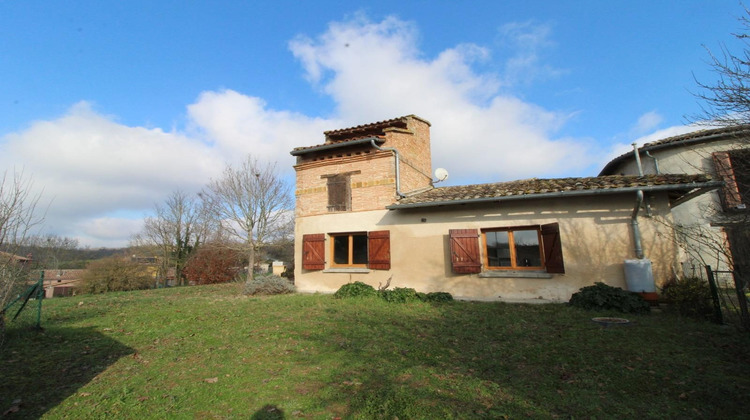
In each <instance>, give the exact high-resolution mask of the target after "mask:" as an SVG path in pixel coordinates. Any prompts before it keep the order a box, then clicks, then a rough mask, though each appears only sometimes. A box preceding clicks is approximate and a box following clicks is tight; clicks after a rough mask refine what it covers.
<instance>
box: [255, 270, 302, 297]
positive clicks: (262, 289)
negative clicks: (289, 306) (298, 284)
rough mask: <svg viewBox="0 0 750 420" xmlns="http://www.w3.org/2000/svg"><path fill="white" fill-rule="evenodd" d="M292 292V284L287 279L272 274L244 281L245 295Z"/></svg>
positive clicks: (293, 289) (293, 290)
mask: <svg viewBox="0 0 750 420" xmlns="http://www.w3.org/2000/svg"><path fill="white" fill-rule="evenodd" d="M294 292H295V288H294V285H293V284H292V283H290V282H289V280H287V279H285V278H281V277H279V276H274V275H269V276H257V277H255V278H254V279H253V281H251V282H247V283H245V294H246V295H252V296H254V295H283V294H287V293H294Z"/></svg>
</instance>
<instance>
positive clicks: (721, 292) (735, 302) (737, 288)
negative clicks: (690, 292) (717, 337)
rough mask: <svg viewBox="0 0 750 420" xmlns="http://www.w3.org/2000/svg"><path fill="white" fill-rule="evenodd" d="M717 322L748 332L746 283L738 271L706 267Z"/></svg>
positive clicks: (749, 325) (749, 323)
mask: <svg viewBox="0 0 750 420" xmlns="http://www.w3.org/2000/svg"><path fill="white" fill-rule="evenodd" d="M706 274H707V276H708V282H709V285H710V287H711V294H712V296H713V301H714V308H715V318H716V320H717V322H720V323H723V324H729V325H734V326H736V327H737V328H739V329H741V330H745V331H750V314H748V293H750V290H748V282H747V281H745V279H744V277H743V276H742V275H741V274H740V272H738V271H720V270H713V269H712V268H711V266H706Z"/></svg>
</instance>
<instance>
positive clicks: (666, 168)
mask: <svg viewBox="0 0 750 420" xmlns="http://www.w3.org/2000/svg"><path fill="white" fill-rule="evenodd" d="M749 145H750V126H747V125H745V126H735V127H725V128H715V129H708V130H699V131H695V132H692V133H687V134H683V135H680V136H674V137H669V138H665V139H662V140H659V141H655V142H651V143H646V144H644V145H643V146H642V147H640V148H638V149H637V153H636V151H634V152H631V153H626V154H623V155H621V156H618V157H617V158H615V159H613V160H612V161H610V162H609V163H607V165H606V166H605V167H604V168H603V169H602V171H601V173H600V174H599V175H613V174H622V175H635V174H639V173H644V174H709V175H711V176H712V177H714V179H717V180H721V181H723V183H724V184H723V186H722V188H720V189H716V190H713V191H711V192H709V193H708V194H702V195H700V196H699V197H696V198H695V199H693V200H691V201H690V202H688V203H685V204H684V205H681V206H679V207H677V208H675V209H674V210H673V211H672V217H673V219H674V222H675V225H676V226H677V228H678V239H679V240H680V245H681V255H680V257H679V258H680V262H681V263H682V265H683V271H684V273H685V274H687V275H689V276H702V274H703V266H704V265H710V266H711V267H712V268H714V269H718V270H730V271H731V270H732V269H733V268H734V265H735V263H737V264H738V265H748V263H750V262H749V261H748V254H750V252H749V251H750V232H748V229H747V225H748V223H747V222H748V217H749V216H750V147H749Z"/></svg>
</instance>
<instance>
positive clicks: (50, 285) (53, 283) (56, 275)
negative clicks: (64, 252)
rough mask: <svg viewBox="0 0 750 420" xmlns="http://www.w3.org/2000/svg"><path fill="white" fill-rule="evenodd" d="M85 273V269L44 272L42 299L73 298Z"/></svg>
mask: <svg viewBox="0 0 750 420" xmlns="http://www.w3.org/2000/svg"><path fill="white" fill-rule="evenodd" d="M85 273H86V270H85V269H72V270H66V269H63V270H57V269H54V270H44V297H46V298H51V297H59V296H73V295H74V294H75V288H76V286H78V284H79V283H80V281H81V279H82V278H83V275H84V274H85ZM36 277H38V275H36Z"/></svg>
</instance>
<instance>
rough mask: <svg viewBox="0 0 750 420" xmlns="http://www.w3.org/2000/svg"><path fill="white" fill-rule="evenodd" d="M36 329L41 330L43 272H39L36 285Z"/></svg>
mask: <svg viewBox="0 0 750 420" xmlns="http://www.w3.org/2000/svg"><path fill="white" fill-rule="evenodd" d="M36 300H37V311H36V328H37V329H38V330H41V329H42V301H43V300H44V270H39V281H37V283H36Z"/></svg>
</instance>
